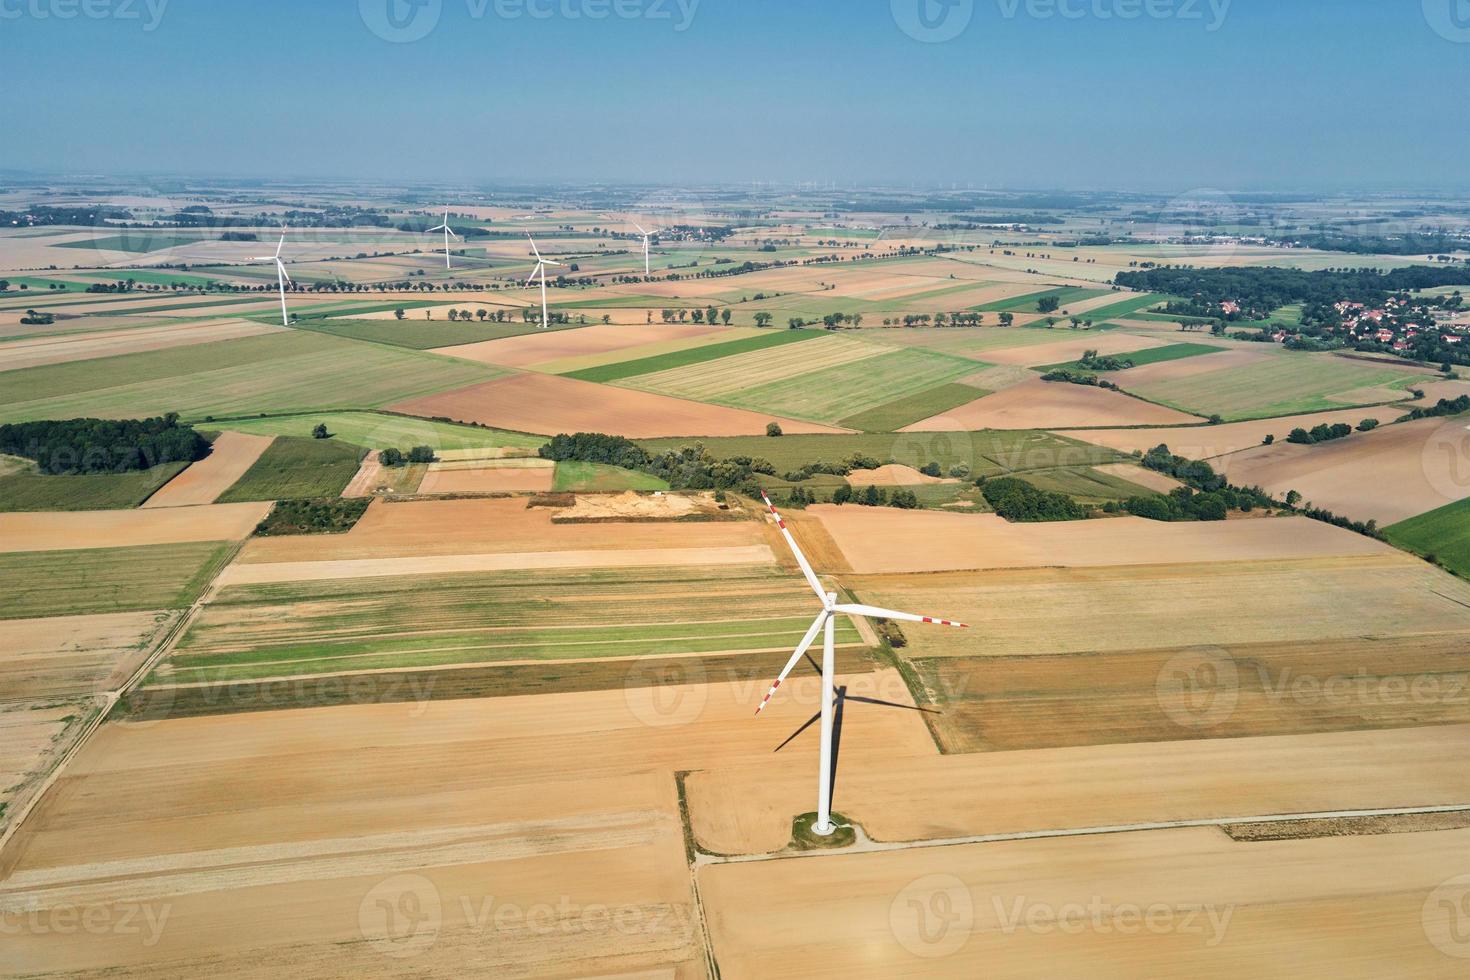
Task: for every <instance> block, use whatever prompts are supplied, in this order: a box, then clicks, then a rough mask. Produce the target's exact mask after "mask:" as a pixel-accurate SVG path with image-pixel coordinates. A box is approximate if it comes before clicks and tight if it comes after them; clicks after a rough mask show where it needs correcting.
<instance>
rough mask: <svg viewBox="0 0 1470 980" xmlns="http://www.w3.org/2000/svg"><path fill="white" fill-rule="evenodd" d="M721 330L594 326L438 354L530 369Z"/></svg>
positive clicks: (667, 325) (717, 333)
mask: <svg viewBox="0 0 1470 980" xmlns="http://www.w3.org/2000/svg"><path fill="white" fill-rule="evenodd" d="M720 336H721V328H719V327H704V326H696V325H694V324H684V323H680V324H671V323H665V324H648V325H639V326H631V327H621V326H594V327H582V328H580V329H577V330H560V331H545V330H536V331H534V332H530V333H526V334H525V335H524V336H519V337H508V338H505V339H503V340H488V341H485V342H484V343H478V344H469V345H461V346H455V347H442V348H440V349H439V350H437V351H436V353H439V354H446V355H449V356H452V357H458V358H462V359H466V360H472V361H477V362H479V363H482V364H496V365H500V366H501V367H529V366H531V365H533V364H541V363H543V362H545V361H555V360H558V359H561V358H566V357H582V356H586V355H591V354H605V353H609V352H611V351H621V350H627V349H629V348H636V347H640V346H643V345H645V344H654V343H659V342H662V341H668V340H688V339H693V338H700V339H704V338H717V337H720Z"/></svg>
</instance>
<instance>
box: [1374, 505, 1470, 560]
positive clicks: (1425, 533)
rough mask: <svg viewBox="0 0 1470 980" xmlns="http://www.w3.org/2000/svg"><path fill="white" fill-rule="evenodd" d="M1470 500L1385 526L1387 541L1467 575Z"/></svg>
mask: <svg viewBox="0 0 1470 980" xmlns="http://www.w3.org/2000/svg"><path fill="white" fill-rule="evenodd" d="M1467 516H1470V503H1467V502H1466V501H1465V500H1457V501H1455V502H1454V503H1452V504H1445V505H1444V506H1443V507H1437V508H1435V509H1434V510H1431V511H1429V512H1427V513H1424V514H1420V515H1419V516H1417V517H1411V518H1409V519H1408V520H1406V521H1399V522H1398V523H1397V524H1394V525H1391V526H1389V527H1386V528H1384V533H1385V534H1387V535H1388V540H1389V541H1392V542H1393V543H1394V544H1395V545H1397V546H1398V547H1400V548H1404V549H1405V550H1408V551H1412V552H1414V553H1415V554H1417V555H1424V556H1433V557H1434V558H1435V559H1436V560H1438V561H1439V562H1441V563H1443V565H1444V567H1445V568H1448V569H1449V570H1450V571H1452V572H1454V573H1455V574H1456V575H1459V576H1460V577H1461V578H1470V519H1467Z"/></svg>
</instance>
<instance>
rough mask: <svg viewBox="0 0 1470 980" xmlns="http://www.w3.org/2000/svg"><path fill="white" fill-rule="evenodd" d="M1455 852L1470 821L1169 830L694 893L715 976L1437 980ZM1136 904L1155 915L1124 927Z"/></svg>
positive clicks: (966, 849) (799, 875) (1448, 966)
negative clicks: (1334, 833)
mask: <svg viewBox="0 0 1470 980" xmlns="http://www.w3.org/2000/svg"><path fill="white" fill-rule="evenodd" d="M1466 846H1470V831H1445V832H1441V833H1406V834H1388V835H1384V836H1378V837H1361V838H1353V837H1348V838H1343V837H1328V838H1320V839H1308V840H1284V841H1271V842H1263V843H1259V844H1239V843H1236V842H1233V841H1231V840H1230V838H1229V837H1227V836H1226V835H1225V834H1223V833H1221V832H1220V831H1218V830H1216V829H1214V828H1183V829H1177V830H1157V831H1146V832H1142V833H1135V834H1127V835H1101V836H1086V837H1078V838H1072V839H1052V840H1024V841H1009V842H997V843H985V844H964V845H957V846H953V847H943V848H920V849H908V850H898V851H890V852H882V853H868V854H844V855H832V856H827V857H823V858H821V859H820V865H821V875H820V878H819V879H814V877H813V872H812V868H811V867H810V866H809V865H808V863H807V861H803V860H787V861H756V862H749V863H729V864H718V865H714V866H710V867H704V868H701V869H700V871H699V891H700V897H701V899H702V901H703V904H704V909H705V915H706V918H707V920H708V928H709V933H710V938H711V943H712V945H713V952H714V956H715V958H716V960H717V961H718V963H719V966H720V975H721V976H722V977H725V978H727V980H739V978H745V977H761V978H772V977H810V976H817V975H827V974H838V975H853V976H857V975H869V976H904V975H919V974H922V975H923V976H954V977H974V976H982V975H1000V976H1006V977H1038V978H1040V977H1055V976H1096V975H1098V974H1097V967H1098V964H1107V965H1108V966H1109V967H1110V968H1111V970H1112V973H1111V974H1110V975H1113V976H1119V977H1123V976H1144V975H1147V976H1190V977H1201V978H1207V977H1208V978H1213V977H1222V978H1223V977H1240V976H1281V975H1290V976H1294V977H1302V978H1324V980H1326V978H1332V980H1336V978H1340V977H1364V978H1367V977H1375V976H1382V975H1385V974H1398V975H1408V976H1415V977H1425V978H1445V980H1449V978H1452V977H1457V976H1460V975H1462V974H1463V966H1462V961H1459V960H1456V959H1453V958H1451V957H1449V956H1446V955H1445V954H1444V953H1443V952H1442V951H1441V949H1442V948H1444V947H1445V946H1448V947H1449V948H1451V949H1453V948H1456V943H1455V940H1454V939H1453V938H1451V935H1450V934H1449V933H1448V930H1449V929H1451V928H1453V923H1452V922H1450V921H1448V920H1447V918H1446V917H1447V916H1448V915H1451V914H1452V913H1450V912H1445V911H1444V910H1441V909H1439V908H1438V907H1437V906H1435V905H1434V899H1435V897H1436V895H1437V894H1440V893H1439V892H1437V891H1436V889H1437V888H1439V886H1440V885H1441V884H1442V883H1444V881H1445V878H1446V875H1448V874H1451V873H1453V872H1454V871H1456V870H1458V869H1459V868H1461V867H1463V859H1462V855H1463V850H1464V848H1465V847H1466ZM833 895H838V896H841V900H840V901H838V902H833V901H831V900H830V899H831V896H833ZM1099 896H1105V898H1102V899H1100V898H1099ZM824 899H826V901H824ZM1446 903H1448V899H1447V900H1446ZM1099 906H1101V912H1099V913H1096V916H1097V917H1096V918H1094V913H1093V912H1092V911H1091V910H1093V909H1096V908H1098V907H1099ZM1426 906H1428V907H1430V908H1432V909H1434V912H1433V915H1432V916H1431V917H1429V918H1426V912H1425V909H1426ZM814 909H815V910H816V911H815V912H814V911H813V910H814ZM1148 909H1154V910H1158V914H1167V915H1168V916H1169V921H1170V923H1171V924H1170V925H1169V926H1168V927H1165V928H1153V929H1149V928H1140V927H1139V924H1140V923H1141V921H1142V916H1143V913H1144V910H1148ZM1191 910H1192V911H1191ZM1124 915H1127V916H1129V918H1123V917H1122V916H1124ZM1064 916H1067V917H1070V918H1063V917H1064ZM1186 916H1188V918H1189V922H1190V925H1189V927H1188V928H1186V927H1184V925H1183V922H1184V921H1185V918H1186ZM1227 916H1228V918H1227ZM1154 921H1157V920H1154ZM1431 926H1432V927H1433V928H1434V929H1435V930H1437V931H1433V932H1431V931H1428V930H1429V929H1430V927H1431ZM1431 936H1435V937H1437V938H1438V940H1439V944H1440V945H1439V947H1436V945H1435V944H1434V943H1433V942H1431V940H1430V937H1431Z"/></svg>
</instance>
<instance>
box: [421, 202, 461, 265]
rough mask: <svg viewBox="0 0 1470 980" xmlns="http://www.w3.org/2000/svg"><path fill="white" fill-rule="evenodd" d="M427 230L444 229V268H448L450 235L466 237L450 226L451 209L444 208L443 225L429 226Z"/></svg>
mask: <svg viewBox="0 0 1470 980" xmlns="http://www.w3.org/2000/svg"><path fill="white" fill-rule="evenodd" d="M427 230H428V231H431V232H432V231H442V232H444V268H446V269H448V268H449V236H450V235H454V237H455V238H463V237H464V236H463V235H458V234H455V231H454V229H453V228H450V227H449V209H448V208H445V209H444V223H443V224H442V225H435V226H434V227H432V228H429V229H427Z"/></svg>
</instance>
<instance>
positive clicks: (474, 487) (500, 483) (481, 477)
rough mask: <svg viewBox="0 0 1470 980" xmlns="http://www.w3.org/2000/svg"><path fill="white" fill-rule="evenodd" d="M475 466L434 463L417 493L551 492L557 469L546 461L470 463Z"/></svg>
mask: <svg viewBox="0 0 1470 980" xmlns="http://www.w3.org/2000/svg"><path fill="white" fill-rule="evenodd" d="M468 462H470V463H473V464H474V465H461V464H451V465H444V464H440V463H433V464H430V466H429V471H428V473H426V474H425V475H424V479H423V482H422V483H420V484H419V490H418V492H419V493H525V492H528V491H545V490H550V489H551V488H552V485H553V484H554V483H555V480H556V466H557V464H555V463H553V462H552V461H551V460H549V459H504V460H470V461H468Z"/></svg>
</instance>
